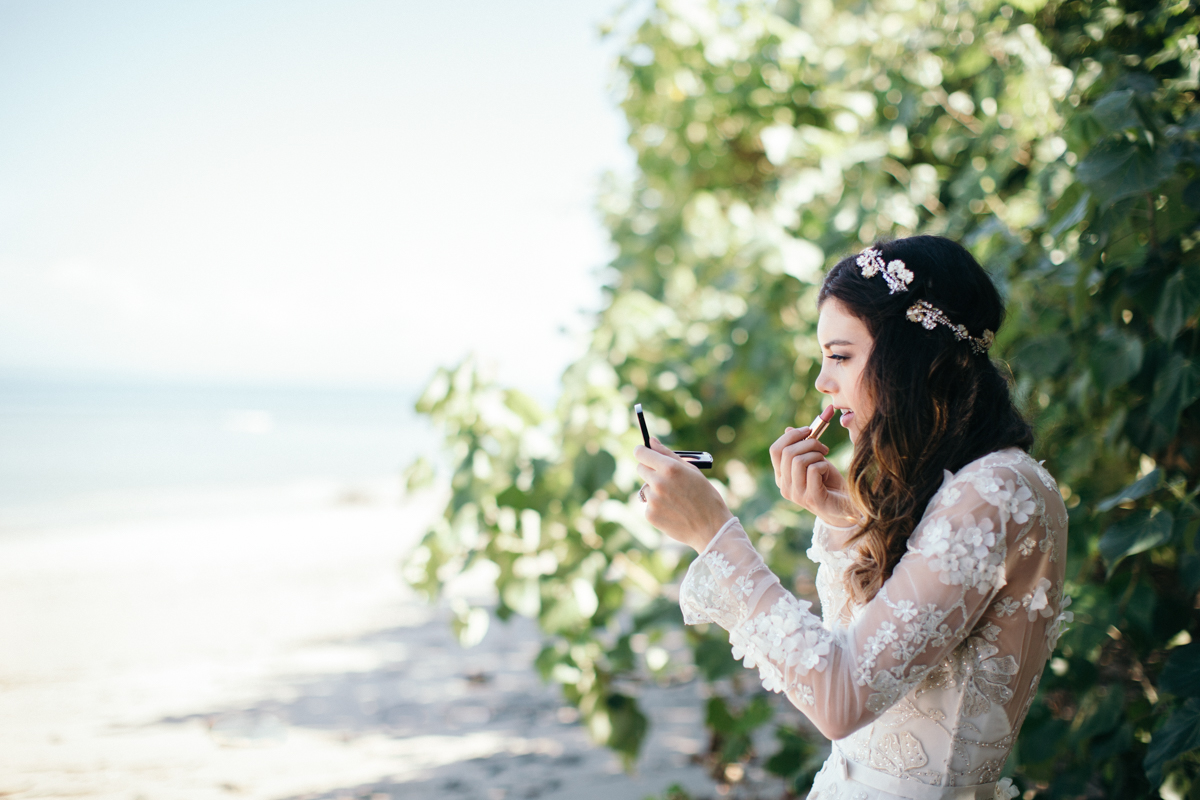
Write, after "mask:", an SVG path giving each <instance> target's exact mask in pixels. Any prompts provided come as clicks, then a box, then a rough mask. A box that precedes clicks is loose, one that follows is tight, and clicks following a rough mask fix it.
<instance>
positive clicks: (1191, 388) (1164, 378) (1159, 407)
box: [1150, 353, 1200, 436]
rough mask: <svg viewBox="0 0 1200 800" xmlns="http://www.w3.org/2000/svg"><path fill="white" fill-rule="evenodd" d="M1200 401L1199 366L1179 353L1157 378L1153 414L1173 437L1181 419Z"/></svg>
mask: <svg viewBox="0 0 1200 800" xmlns="http://www.w3.org/2000/svg"><path fill="white" fill-rule="evenodd" d="M1197 398H1200V367H1197V365H1196V364H1195V363H1193V362H1192V361H1191V360H1189V359H1186V358H1184V357H1183V356H1182V355H1180V354H1179V353H1174V354H1172V355H1171V358H1170V360H1169V361H1167V363H1166V365H1165V366H1164V367H1163V368H1162V369H1160V370H1159V371H1158V375H1157V376H1155V379H1154V401H1153V402H1152V403H1150V415H1151V416H1153V417H1154V418H1156V419H1157V420H1158V422H1159V424H1161V425H1162V426H1163V427H1164V428H1165V429H1166V431H1167V433H1168V435H1171V436H1174V435H1175V430H1176V428H1177V427H1178V426H1179V416H1180V415H1181V414H1182V413H1183V412H1184V410H1185V409H1186V408H1188V407H1189V406H1190V405H1191V404H1192V403H1194V402H1196V399H1197Z"/></svg>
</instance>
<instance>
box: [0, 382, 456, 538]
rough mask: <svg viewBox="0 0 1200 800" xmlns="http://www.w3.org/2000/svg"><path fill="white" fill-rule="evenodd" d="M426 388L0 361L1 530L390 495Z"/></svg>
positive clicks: (414, 446)
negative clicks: (150, 374) (42, 367)
mask: <svg viewBox="0 0 1200 800" xmlns="http://www.w3.org/2000/svg"><path fill="white" fill-rule="evenodd" d="M421 388H422V387H402V386H345V385H321V384H299V383H284V382H273V383H268V382H252V381H245V380H243V381H237V380H202V379H183V378H179V379H169V378H168V379H164V378H159V379H155V378H147V377H138V376H112V375H87V374H70V373H58V374H54V373H32V372H20V371H7V372H0V535H5V534H12V533H18V532H37V531H39V530H45V529H53V528H56V527H63V526H77V525H86V524H92V523H107V522H118V521H121V520H124V519H140V518H145V517H147V516H178V515H211V514H223V513H247V512H250V513H253V512H259V511H270V510H281V509H285V508H286V509H296V508H304V507H311V506H314V505H324V504H329V503H349V504H353V503H366V502H379V501H388V502H390V501H392V500H396V499H398V498H399V497H400V496H401V494H402V491H401V474H402V472H403V470H404V468H405V467H406V466H407V465H408V464H409V463H411V462H412V460H413V459H415V458H416V457H417V456H419V455H427V456H431V457H433V458H435V459H436V458H437V457H438V452H439V447H438V444H439V442H438V436H437V434H436V431H435V430H434V428H433V426H432V424H431V423H430V422H429V420H428V419H425V418H424V417H422V416H420V415H418V414H417V413H416V411H415V410H414V408H413V406H414V403H415V402H416V398H417V397H418V396H419V393H420V391H421Z"/></svg>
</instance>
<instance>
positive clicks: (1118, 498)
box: [1096, 469, 1163, 511]
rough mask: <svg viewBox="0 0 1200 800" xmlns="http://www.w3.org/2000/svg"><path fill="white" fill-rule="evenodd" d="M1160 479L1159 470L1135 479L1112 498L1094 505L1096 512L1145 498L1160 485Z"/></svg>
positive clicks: (1160, 472)
mask: <svg viewBox="0 0 1200 800" xmlns="http://www.w3.org/2000/svg"><path fill="white" fill-rule="evenodd" d="M1162 477H1163V473H1162V470H1161V469H1156V470H1153V471H1152V472H1150V474H1149V475H1146V476H1145V477H1144V478H1139V479H1137V480H1136V481H1134V482H1133V483H1131V484H1129V485H1128V486H1126V487H1125V488H1124V489H1122V490H1121V491H1119V492H1117V493H1116V494H1114V495H1113V496H1112V497H1106V498H1104V499H1103V500H1101V501H1100V502H1099V503H1097V504H1096V510H1097V511H1111V510H1112V509H1114V508H1116V507H1117V506H1119V505H1121V503H1124V502H1127V501H1129V500H1137V499H1138V498H1141V497H1145V496H1146V495H1148V494H1150V493H1151V492H1153V491H1154V490H1155V489H1157V488H1158V487H1159V486H1160V485H1162Z"/></svg>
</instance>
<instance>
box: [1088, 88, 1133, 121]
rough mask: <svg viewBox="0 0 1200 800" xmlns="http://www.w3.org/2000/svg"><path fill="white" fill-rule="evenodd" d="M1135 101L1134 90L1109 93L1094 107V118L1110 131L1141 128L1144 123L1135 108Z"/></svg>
mask: <svg viewBox="0 0 1200 800" xmlns="http://www.w3.org/2000/svg"><path fill="white" fill-rule="evenodd" d="M1133 99H1134V92H1133V90H1132V89H1123V90H1121V91H1118V92H1109V93H1108V94H1106V95H1105V96H1104V97H1101V98H1100V99H1099V100H1097V101H1096V105H1094V106H1092V116H1094V117H1095V118H1096V119H1097V120H1098V121H1099V122H1100V124H1101V125H1103V126H1104V127H1106V128H1108V129H1109V130H1110V131H1120V130H1124V129H1125V128H1133V127H1141V124H1142V121H1141V119H1139V118H1138V114H1137V110H1136V109H1135V108H1134V106H1133Z"/></svg>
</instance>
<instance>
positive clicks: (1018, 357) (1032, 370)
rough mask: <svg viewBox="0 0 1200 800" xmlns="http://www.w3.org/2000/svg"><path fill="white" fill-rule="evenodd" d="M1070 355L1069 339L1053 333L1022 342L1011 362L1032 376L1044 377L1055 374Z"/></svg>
mask: <svg viewBox="0 0 1200 800" xmlns="http://www.w3.org/2000/svg"><path fill="white" fill-rule="evenodd" d="M1070 355H1071V341H1070V339H1068V338H1067V337H1066V335H1064V334H1061V333H1053V334H1050V335H1048V336H1041V337H1038V338H1035V339H1030V340H1028V341H1026V342H1023V343H1022V344H1021V345H1020V346H1019V347H1018V348H1017V351H1016V352H1015V353H1014V354H1013V363H1014V365H1015V366H1017V367H1019V368H1020V369H1021V371H1023V372H1026V373H1028V374H1029V375H1032V376H1033V377H1036V378H1046V377H1050V376H1052V375H1055V374H1057V373H1058V371H1059V370H1060V369H1062V367H1063V365H1065V364H1066V362H1067V359H1068V358H1069V357H1070Z"/></svg>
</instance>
